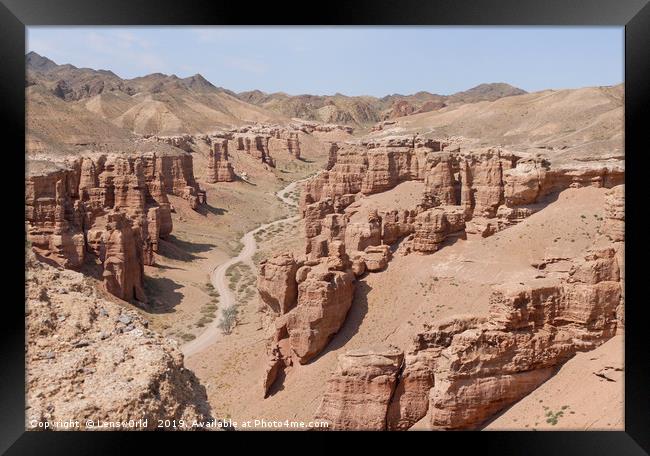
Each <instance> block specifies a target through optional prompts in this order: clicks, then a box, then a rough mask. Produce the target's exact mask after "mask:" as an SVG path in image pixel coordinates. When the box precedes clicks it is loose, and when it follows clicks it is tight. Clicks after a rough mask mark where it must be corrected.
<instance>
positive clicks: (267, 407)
mask: <svg viewBox="0 0 650 456" xmlns="http://www.w3.org/2000/svg"><path fill="white" fill-rule="evenodd" d="M27 62H28V77H27V81H26V82H27V83H26V97H27V100H28V103H27V130H28V135H27V144H26V146H27V147H26V149H27V155H26V156H27V168H28V174H27V176H26V194H25V199H26V216H25V224H26V232H27V241H26V254H27V258H28V270H27V273H28V279H27V280H26V286H27V288H28V301H27V305H26V322H27V327H28V328H27V329H28V347H27V352H28V366H27V370H28V379H29V381H28V386H27V395H28V411H29V415H30V416H31V417H34V418H35V419H36V420H42V421H48V420H49V421H55V420H63V419H69V418H71V417H70V416H67V415H69V414H71V413H73V414H77V415H79V417H85V416H90V415H92V414H93V413H95V411H97V410H100V411H101V412H102V413H103V414H104V415H105V416H109V415H111V414H118V415H119V414H120V413H122V414H123V415H125V416H129V417H131V416H136V415H137V416H142V417H144V418H148V419H151V420H152V422H153V421H154V420H157V419H184V418H188V419H192V420H198V421H206V420H209V419H216V420H227V419H231V420H233V421H235V422H238V423H242V422H245V421H248V420H259V419H264V420H267V421H284V420H295V421H303V422H309V421H312V420H314V419H317V418H318V419H324V420H327V421H328V422H331V423H332V425H333V427H334V429H373V430H385V429H391V430H392V429H402V430H403V429H412V430H426V429H484V430H506V429H507V430H514V429H517V430H558V429H562V430H569V429H572V430H574V429H576V430H577V429H581V430H587V429H588V430H621V429H623V428H624V420H623V400H624V391H623V378H624V376H623V369H624V366H623V358H624V357H623V346H624V287H623V285H624V270H625V268H624V258H623V249H624V220H625V216H624V187H623V184H624V178H625V173H624V161H625V153H624V150H623V141H622V137H623V136H622V132H623V125H622V121H623V97H624V93H623V87H622V86H614V87H589V88H584V89H576V90H547V91H541V92H535V93H525V92H524V91H522V90H520V89H517V88H515V87H512V86H508V85H507V84H485V85H481V86H479V87H477V88H474V89H470V90H469V91H466V92H459V93H457V94H453V95H450V96H444V97H442V96H437V95H433V94H427V93H420V94H415V95H412V96H398V95H394V96H390V97H385V98H383V99H373V98H372V97H345V96H343V95H336V96H332V97H327V96H323V97H311V98H310V97H309V96H304V97H303V96H297V97H288V96H284V95H282V94H280V95H278V94H264V93H262V92H259V91H252V92H246V93H241V94H235V93H233V92H230V91H227V90H225V89H221V88H218V87H216V86H214V85H212V84H211V83H210V82H209V81H207V80H206V79H205V78H203V77H202V76H201V75H194V76H191V77H188V78H182V79H180V78H178V77H176V76H174V75H172V76H167V75H162V74H152V75H148V76H144V77H141V78H134V79H121V78H119V77H118V76H116V75H115V74H113V73H111V72H110V71H109V72H107V71H103V70H102V71H98V70H92V69H88V68H76V67H74V66H72V65H57V64H55V63H54V62H52V61H51V60H49V59H47V58H45V57H42V56H39V55H38V54H35V53H30V54H29V55H28V56H27ZM309 100H311V101H309ZM310 103H312V104H310ZM364 106H365V108H366V110H365V111H363V110H362V109H361V108H363V107H364ZM310 110H311V111H310ZM295 111H299V112H301V113H305V112H306V113H307V114H306V115H305V117H306V118H303V119H299V118H295V117H294V114H295ZM52 118H57V119H59V121H58V122H56V123H54V122H52V121H51V119H52ZM315 119H316V120H317V121H316V120H315ZM339 119H348V120H349V121H350V122H349V123H350V124H353V125H348V124H347V123H346V124H345V125H343V123H345V122H341V124H336V123H333V121H335V120H339ZM106 344H109V346H110V350H105V349H102V347H104V346H105V345H106ZM138 363H145V364H146V367H147V368H146V369H144V368H143V369H139V367H138ZM110 375H114V378H112V379H111V381H112V382H113V383H112V385H113V386H112V387H111V388H113V389H114V390H115V391H117V390H119V393H120V394H119V395H118V396H116V397H118V398H119V401H118V400H116V399H115V398H112V397H109V395H107V394H104V393H103V392H101V391H98V390H97V388H96V387H94V385H95V386H96V385H104V383H102V382H105V381H106V378H107V376H110ZM41 376H45V377H46V378H47V379H48V382H44V381H42V380H40V377H41ZM70 379H72V380H73V382H74V384H75V385H76V387H75V388H77V389H74V388H71V387H69V385H67V383H66V382H68V380H70ZM138 397H144V398H145V399H146V404H143V403H140V402H138V401H139V399H138ZM596 399H597V400H596ZM122 402H123V403H124V404H126V405H124V407H122V405H121V404H122ZM102 413H100V415H101V414H102ZM66 414H67V415H66Z"/></svg>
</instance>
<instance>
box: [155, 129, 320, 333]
mask: <svg viewBox="0 0 650 456" xmlns="http://www.w3.org/2000/svg"><path fill="white" fill-rule="evenodd" d="M303 143H304V146H303V147H302V149H303V157H304V159H303V160H295V159H292V158H290V157H288V156H287V157H285V156H277V157H274V158H275V159H276V161H277V167H276V168H275V169H266V168H265V167H264V165H262V164H261V163H258V162H257V161H255V160H253V159H252V158H251V157H250V156H248V155H247V154H245V153H241V152H237V151H234V152H232V153H231V156H232V160H233V162H234V166H235V169H236V170H245V171H246V172H247V174H248V182H245V181H242V180H239V181H236V182H221V183H217V184H207V183H205V182H204V181H203V180H202V178H203V175H204V169H205V168H204V167H205V159H204V157H203V156H202V154H201V153H200V151H199V152H197V153H195V154H194V169H195V176H196V178H197V180H198V181H199V183H200V185H201V187H202V188H204V189H205V190H206V192H207V200H208V205H207V207H206V208H204V209H202V210H201V211H200V212H196V211H193V210H191V209H190V208H189V206H188V203H187V202H186V201H185V200H183V199H181V198H177V197H170V201H171V202H172V205H173V206H174V208H175V210H176V212H175V213H174V214H172V218H173V222H174V229H173V231H172V234H171V236H170V238H169V239H168V240H167V241H163V242H162V247H161V249H160V252H159V253H160V254H159V255H157V258H156V265H154V266H147V267H145V276H146V278H145V287H146V291H147V296H148V297H149V300H150V302H151V309H150V311H149V312H147V313H148V316H149V319H150V320H151V323H152V326H153V328H154V329H156V330H158V331H161V332H162V333H163V334H164V335H166V336H168V337H172V338H174V339H176V340H177V341H179V342H180V343H185V342H189V341H191V340H193V339H194V338H196V337H197V336H198V335H199V334H201V333H202V332H203V331H204V330H205V328H206V327H208V326H209V325H210V323H212V322H214V321H215V318H216V317H217V313H218V308H219V296H218V295H217V293H216V292H215V290H214V288H213V286H211V284H210V274H211V273H212V271H213V270H214V268H215V267H216V266H218V265H219V264H221V263H224V262H226V261H227V260H228V259H229V258H231V257H234V256H235V255H237V253H238V252H239V251H240V250H241V249H242V248H243V245H242V243H241V242H240V240H241V238H242V236H243V235H244V233H246V232H248V231H249V230H252V229H254V228H256V227H257V226H259V225H261V224H263V223H268V222H271V221H274V220H278V219H281V218H285V217H288V216H291V215H294V213H295V211H294V210H293V209H291V208H290V206H288V205H287V204H285V203H284V202H282V201H281V200H280V199H279V198H278V197H277V196H276V195H275V192H277V191H278V190H280V189H282V188H284V187H286V186H287V185H288V184H290V183H291V182H293V181H297V180H300V179H303V178H305V177H306V176H309V175H311V174H314V173H316V172H318V170H320V169H321V168H322V167H323V165H324V163H325V162H326V161H327V155H326V153H325V148H324V146H323V145H322V144H321V143H320V142H318V141H317V140H315V139H313V138H309V137H307V136H306V135H305V137H304V138H301V144H303ZM251 272H252V269H251ZM249 275H250V274H249ZM244 279H246V278H245V277H242V280H244ZM248 280H249V282H250V278H248ZM249 288H251V291H250V292H249V295H250V294H251V293H252V291H253V290H252V287H249Z"/></svg>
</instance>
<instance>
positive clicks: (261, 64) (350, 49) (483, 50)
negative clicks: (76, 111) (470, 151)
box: [27, 27, 624, 96]
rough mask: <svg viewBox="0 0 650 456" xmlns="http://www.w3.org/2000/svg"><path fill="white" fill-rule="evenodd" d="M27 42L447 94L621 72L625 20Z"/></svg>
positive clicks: (264, 80)
mask: <svg viewBox="0 0 650 456" xmlns="http://www.w3.org/2000/svg"><path fill="white" fill-rule="evenodd" d="M27 47H28V49H27V50H28V51H36V52H38V53H39V54H41V55H45V56H47V57H49V58H51V59H52V60H54V61H55V62H57V63H59V64H63V63H71V64H73V65H75V66H78V67H90V68H95V69H108V70H112V71H113V72H115V73H116V74H117V75H119V76H121V77H123V78H132V77H135V76H142V75H145V74H148V73H154V72H160V73H166V74H176V75H177V76H179V77H185V76H190V75H193V74H196V73H201V74H202V75H203V76H205V77H206V78H207V79H208V80H209V81H211V82H212V83H213V84H215V85H217V86H222V87H225V88H228V89H231V90H234V91H236V92H239V91H243V90H252V89H260V90H263V91H265V92H276V91H282V92H286V93H289V94H293V95H296V94H303V93H310V94H317V95H322V94H333V93H336V92H339V93H343V94H345V95H375V96H383V95H387V94H392V93H402V94H408V93H414V92H417V91H420V90H426V91H429V92H434V93H439V94H450V93H454V92H457V91H461V90H466V89H468V88H470V87H473V86H475V85H478V84H480V83H483V82H507V83H509V84H512V85H514V86H517V87H521V88H522V89H524V90H527V91H531V92H532V91H536V90H543V89H563V88H575V87H585V86H595V85H614V84H618V83H621V82H623V78H624V76H623V74H624V73H623V66H624V62H623V55H624V54H623V51H624V29H623V28H622V27H527V28H518V27H517V28H515V27H492V28H490V27H345V28H343V27H201V28H198V27H29V29H28V32H27Z"/></svg>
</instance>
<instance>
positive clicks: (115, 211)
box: [25, 153, 201, 301]
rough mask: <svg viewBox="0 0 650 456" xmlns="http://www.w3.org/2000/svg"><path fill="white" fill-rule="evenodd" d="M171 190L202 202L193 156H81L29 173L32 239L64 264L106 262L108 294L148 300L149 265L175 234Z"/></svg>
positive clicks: (28, 220)
mask: <svg viewBox="0 0 650 456" xmlns="http://www.w3.org/2000/svg"><path fill="white" fill-rule="evenodd" d="M28 166H29V165H28ZM168 193H172V194H178V195H181V196H184V197H186V198H187V199H188V200H189V202H190V204H191V205H192V207H196V206H197V205H198V204H200V203H201V196H200V195H201V191H200V189H199V187H198V185H197V183H196V181H195V180H194V176H193V172H192V160H191V156H189V155H188V154H183V153H181V154H179V155H178V156H174V155H171V156H158V155H156V154H154V153H149V154H143V155H121V154H120V155H117V154H112V155H106V154H94V155H89V156H84V157H80V158H77V159H74V160H71V161H69V162H67V163H66V164H65V165H64V166H62V167H60V168H58V169H53V170H52V171H50V172H46V173H41V174H33V175H29V176H28V177H27V178H26V189H25V211H26V214H25V219H26V225H27V226H26V230H27V239H28V241H29V242H30V243H31V246H32V249H33V250H34V252H35V253H37V254H38V255H39V257H40V258H41V259H44V260H47V261H49V262H51V263H54V264H57V265H60V266H62V267H65V268H73V269H79V268H81V267H82V265H84V263H86V262H96V263H98V264H100V265H101V267H102V269H103V277H104V283H105V286H106V288H107V290H108V291H110V292H111V293H113V294H115V295H116V296H118V297H120V298H121V299H124V300H127V301H128V300H137V301H144V300H145V297H144V293H143V290H142V284H143V274H142V271H143V265H144V264H153V262H154V253H155V252H157V251H158V242H159V239H161V238H165V237H166V236H168V235H169V234H170V233H171V231H172V219H171V208H170V204H169V200H168V198H167V194H168Z"/></svg>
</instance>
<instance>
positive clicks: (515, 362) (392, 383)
mask: <svg viewBox="0 0 650 456" xmlns="http://www.w3.org/2000/svg"><path fill="white" fill-rule="evenodd" d="M620 299H621V282H620V272H619V266H618V262H617V259H616V254H615V250H614V249H613V248H606V249H603V250H597V251H592V252H588V253H587V255H585V257H584V258H581V259H578V260H575V261H574V264H573V267H572V268H571V270H570V272H569V273H568V274H567V276H566V277H565V278H564V279H544V280H535V281H534V282H532V283H528V284H520V283H513V284H503V285H500V286H497V287H495V289H494V292H493V294H492V296H491V297H490V311H489V317H488V318H482V317H474V316H458V317H452V318H448V319H446V320H443V321H439V322H437V323H436V324H434V325H432V326H427V327H425V331H424V332H422V333H420V334H417V335H416V337H415V338H414V341H413V346H412V347H411V349H410V350H409V352H408V354H407V355H406V358H405V362H404V367H403V369H401V370H400V367H399V366H400V365H401V356H402V355H401V352H399V351H398V350H396V351H394V352H392V353H393V355H394V357H388V358H389V359H386V358H387V357H386V356H385V355H384V354H383V353H378V352H376V351H369V352H359V353H357V355H356V356H354V355H352V356H350V355H344V356H342V357H340V361H339V367H338V368H337V370H336V371H335V372H334V373H333V374H332V375H331V377H330V380H329V381H328V386H327V390H326V394H325V396H324V397H323V400H322V403H321V405H320V406H319V408H318V411H317V413H316V418H317V419H324V420H328V421H330V422H331V423H332V425H333V428H334V429H384V428H385V427H387V428H388V429H408V428H410V427H411V426H412V425H413V424H414V423H415V422H417V421H419V420H420V419H422V418H423V417H424V416H426V415H427V413H428V415H429V416H430V419H431V425H432V426H433V427H435V428H444V429H459V428H475V427H477V426H479V425H481V423H483V422H484V421H485V420H486V419H488V418H489V417H491V416H492V415H494V414H495V413H497V412H498V411H499V410H501V409H503V408H504V407H506V406H508V405H510V404H512V403H513V402H515V401H517V400H519V399H520V398H522V397H523V396H525V395H526V394H528V393H529V392H530V391H532V390H533V389H534V388H536V387H537V386H539V385H540V384H541V383H542V382H543V381H545V380H546V379H548V378H549V377H550V376H551V375H552V374H553V372H554V368H555V367H556V366H558V365H560V364H561V363H563V362H565V361H566V360H568V359H569V358H571V357H572V356H573V355H575V354H576V353H577V352H579V351H588V350H591V349H593V348H595V347H597V346H598V345H600V344H601V343H603V342H604V341H606V340H607V339H609V338H610V337H612V336H613V335H614V334H615V331H616V325H617V321H616V307H617V306H618V305H619V303H620ZM397 359H399V362H394V361H393V360H397ZM385 368H388V371H386V370H385ZM394 375H396V377H394ZM382 376H384V377H382ZM377 379H379V380H377Z"/></svg>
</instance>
